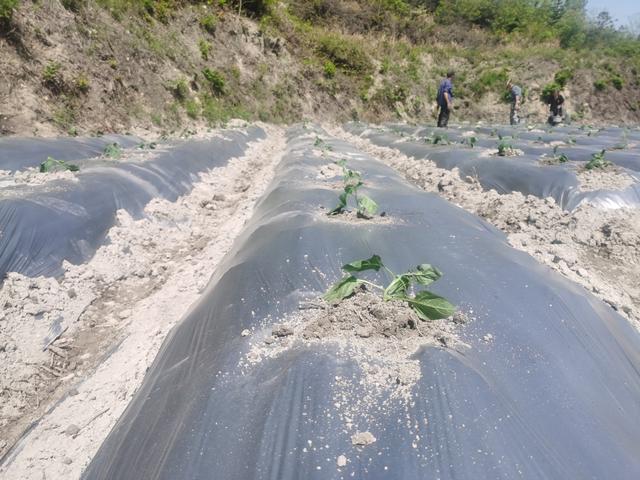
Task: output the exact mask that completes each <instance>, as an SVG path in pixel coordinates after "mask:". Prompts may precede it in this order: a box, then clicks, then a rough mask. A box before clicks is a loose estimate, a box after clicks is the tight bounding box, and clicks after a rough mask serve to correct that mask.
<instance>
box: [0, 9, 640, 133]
mask: <svg viewBox="0 0 640 480" xmlns="http://www.w3.org/2000/svg"><path fill="white" fill-rule="evenodd" d="M535 5H537V6H535ZM540 5H542V6H540ZM0 58H2V69H1V70H0V72H1V73H0V75H1V76H2V77H1V78H2V81H1V82H0V132H1V133H2V134H22V135H33V134H35V135H53V134H72V135H75V134H82V133H96V132H125V131H132V132H137V133H142V134H144V132H145V131H152V132H157V133H160V132H162V133H167V134H171V133H180V132H182V131H184V130H185V129H190V128H197V127H204V126H207V125H217V124H220V123H224V122H225V121H227V120H229V119H230V118H244V119H248V120H254V119H259V120H262V121H267V122H274V123H289V122H293V121H298V120H302V119H313V120H336V121H344V120H349V119H361V120H365V121H370V122H383V121H390V120H396V119H402V120H404V121H415V122H423V123H425V122H426V123H428V122H432V121H433V120H432V118H433V108H434V105H433V103H434V102H433V99H434V96H435V89H436V86H437V83H438V81H439V79H440V78H441V77H442V75H443V74H444V72H446V71H447V70H448V69H451V68H453V69H454V70H455V71H456V72H457V79H456V94H457V107H456V113H455V117H454V121H456V122H460V121H477V120H486V121H491V122H505V121H506V118H507V115H508V112H507V110H508V107H507V105H506V104H505V103H504V100H503V96H504V87H503V85H504V82H505V80H506V79H507V78H508V77H511V78H513V79H515V80H516V82H519V83H521V84H522V85H523V87H524V88H525V90H526V94H527V102H526V112H527V114H528V116H529V120H530V121H532V122H537V121H543V120H544V119H545V116H546V109H545V106H544V104H543V103H542V102H541V101H540V95H541V92H542V90H543V89H544V88H545V86H547V85H549V84H550V83H551V82H554V81H556V82H559V83H560V84H564V92H565V96H566V97H567V99H568V106H569V110H570V111H571V113H572V115H573V118H574V119H575V120H577V121H581V122H584V123H596V124H603V123H616V124H619V123H638V122H639V121H640V91H639V90H638V85H639V79H638V69H640V42H639V41H638V40H637V39H633V38H632V37H631V36H630V35H627V34H624V33H622V32H618V31H616V30H615V29H614V28H613V26H612V24H611V22H610V21H609V20H608V18H607V17H606V15H601V16H599V17H598V18H597V19H595V20H589V19H588V18H586V16H585V14H584V5H583V3H582V2H580V1H577V2H576V1H574V0H566V1H548V2H535V3H534V2H530V1H527V0H450V1H438V0H422V1H412V2H408V1H403V0H379V1H373V2H372V1H360V0H357V1H356V0H352V1H343V0H314V1H302V0H290V1H286V2H279V3H276V2H273V1H268V0H254V1H244V2H238V1H225V0H220V1H215V2H213V1H210V2H199V1H193V2H184V1H178V0H62V1H61V2H59V1H57V0H53V1H52V0H42V1H40V2H31V1H26V0H22V1H21V0H0Z"/></svg>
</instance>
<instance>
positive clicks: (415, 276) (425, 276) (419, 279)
mask: <svg viewBox="0 0 640 480" xmlns="http://www.w3.org/2000/svg"><path fill="white" fill-rule="evenodd" d="M405 275H406V276H407V277H408V279H409V280H410V281H413V282H416V283H419V284H420V285H425V286H427V285H431V284H432V283H433V282H435V281H436V280H438V279H439V278H440V277H442V272H441V271H440V270H438V269H437V268H436V267H432V266H431V265H429V264H428V263H422V264H420V265H418V266H417V267H416V269H415V270H411V271H409V272H407V273H405Z"/></svg>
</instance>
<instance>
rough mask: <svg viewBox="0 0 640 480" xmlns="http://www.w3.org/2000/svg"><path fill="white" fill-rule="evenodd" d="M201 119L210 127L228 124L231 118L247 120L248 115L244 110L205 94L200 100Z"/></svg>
mask: <svg viewBox="0 0 640 480" xmlns="http://www.w3.org/2000/svg"><path fill="white" fill-rule="evenodd" d="M200 103H201V104H202V117H203V118H204V119H205V120H207V122H209V124H211V125H212V126H217V125H221V124H224V123H226V122H228V121H229V120H230V119H232V118H241V119H243V120H249V119H250V115H249V113H248V112H247V111H245V110H244V109H242V108H240V107H237V106H235V107H234V106H230V105H227V104H225V103H224V102H223V101H222V100H221V99H220V98H216V97H214V96H212V95H210V94H205V95H203V96H202V97H201V98H200Z"/></svg>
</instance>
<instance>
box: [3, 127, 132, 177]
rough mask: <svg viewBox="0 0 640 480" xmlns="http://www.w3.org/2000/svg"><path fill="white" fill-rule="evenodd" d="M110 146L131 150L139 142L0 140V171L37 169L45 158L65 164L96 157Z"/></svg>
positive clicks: (103, 138)
mask: <svg viewBox="0 0 640 480" xmlns="http://www.w3.org/2000/svg"><path fill="white" fill-rule="evenodd" d="M113 143H117V144H118V145H119V146H120V147H122V148H130V147H133V146H136V145H139V144H140V143H141V140H140V139H138V138H135V137H127V136H123V135H104V136H101V137H81V138H24V137H8V138H0V170H9V171H10V172H15V171H18V170H24V169H26V168H29V167H37V166H38V165H40V164H41V163H42V162H44V161H45V160H46V159H47V157H52V158H55V159H56V160H65V161H75V160H80V159H84V158H91V157H97V156H98V155H101V154H102V153H103V152H104V149H105V147H106V146H107V145H111V144H113Z"/></svg>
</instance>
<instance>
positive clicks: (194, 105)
mask: <svg viewBox="0 0 640 480" xmlns="http://www.w3.org/2000/svg"><path fill="white" fill-rule="evenodd" d="M184 109H185V111H186V112H187V116H188V117H189V118H192V119H194V120H196V119H197V118H198V117H199V116H200V105H199V104H198V102H197V101H196V100H194V99H189V100H187V101H186V102H185V103H184Z"/></svg>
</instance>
